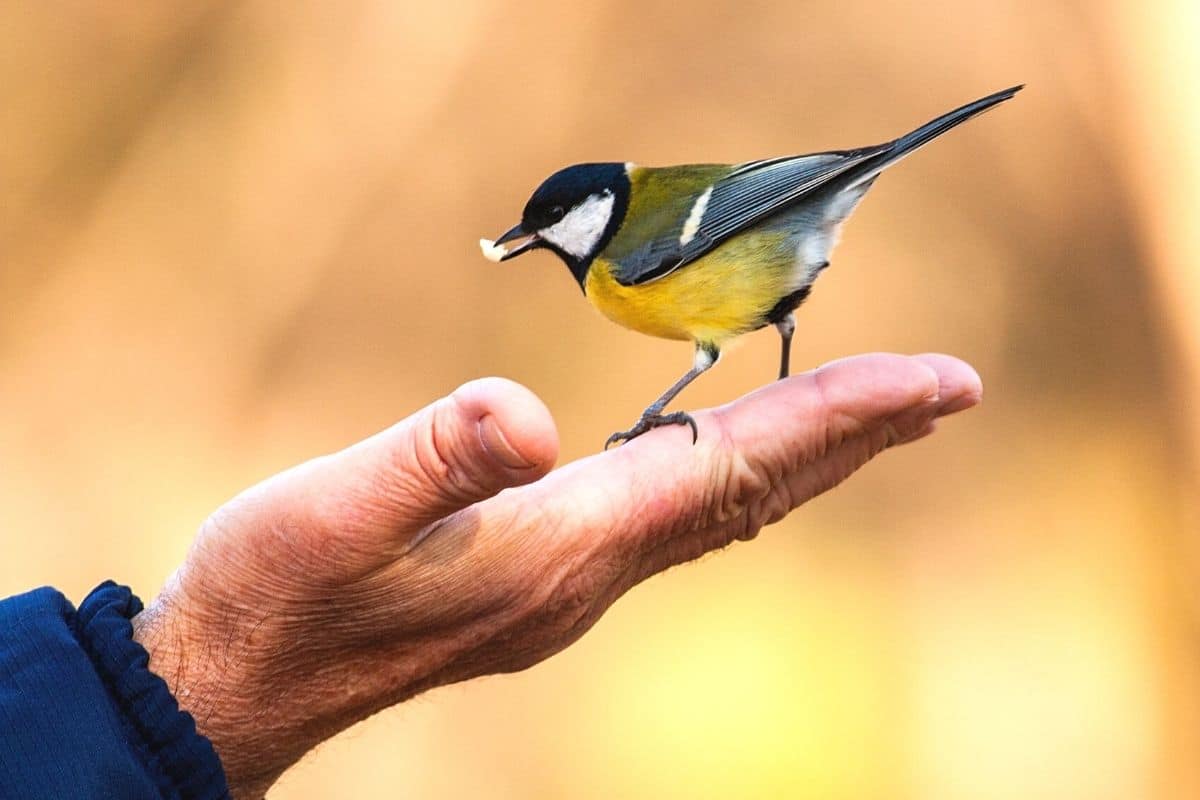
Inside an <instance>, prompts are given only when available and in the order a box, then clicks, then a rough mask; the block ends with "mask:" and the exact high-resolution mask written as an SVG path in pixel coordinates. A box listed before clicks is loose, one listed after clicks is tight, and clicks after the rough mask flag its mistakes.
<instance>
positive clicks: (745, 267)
mask: <svg viewBox="0 0 1200 800" xmlns="http://www.w3.org/2000/svg"><path fill="white" fill-rule="evenodd" d="M1022 88H1024V86H1023V85H1020V86H1013V87H1011V88H1008V89H1004V90H1003V91H999V92H995V93H994V94H990V95H988V96H986V97H983V98H980V99H979V100H976V101H974V102H972V103H967V104H966V105H964V106H961V107H959V108H956V109H954V110H953V111H950V112H948V113H946V114H943V115H941V116H939V117H937V118H936V119H934V120H932V121H930V122H927V123H925V124H924V125H921V126H920V127H918V128H916V129H915V130H913V131H911V132H910V133H907V134H905V135H903V136H901V137H899V138H898V139H893V140H891V141H889V142H885V143H883V144H878V145H873V146H869V147H859V148H856V149H853V150H832V151H827V152H820V153H809V154H805V155H795V156H784V157H778V158H765V159H759V160H755V161H747V162H744V163H740V164H685V165H680V166H668V167H642V166H638V165H636V164H634V163H632V162H592V163H584V164H575V165H572V166H569V167H565V168H563V169H561V170H559V171H558V172H555V173H554V174H553V175H551V176H550V177H549V178H547V179H546V180H545V181H543V182H542V184H541V185H540V186H538V187H537V189H536V190H535V191H534V192H533V194H532V196H531V197H530V198H529V200H528V202H527V203H526V204H525V207H524V210H523V212H522V214H521V221H520V222H519V223H517V224H516V225H514V226H513V227H512V228H510V229H509V230H507V231H506V232H504V233H503V234H501V235H500V236H499V237H497V238H496V239H495V240H488V239H480V240H479V245H480V248H481V250H482V251H483V255H484V256H485V257H487V258H488V259H489V260H491V261H495V262H501V261H508V260H509V259H511V258H514V257H516V256H519V255H521V254H522V253H528V252H530V251H533V250H538V249H545V250H549V251H551V252H552V253H554V254H555V255H557V256H558V257H559V258H560V259H561V260H562V261H563V262H564V263H565V264H566V266H567V268H568V269H569V270H570V271H571V275H572V276H573V277H574V278H575V280H576V281H577V282H578V284H579V286H580V288H581V289H582V290H583V293H584V295H585V296H586V298H587V299H588V300H589V301H590V302H591V304H592V305H593V306H595V307H596V308H597V309H598V310H599V311H600V312H601V313H602V314H603V315H604V316H606V317H608V318H609V319H611V320H612V321H614V322H616V323H618V324H620V325H623V326H625V327H627V328H630V329H632V330H635V331H639V332H641V333H644V334H648V335H650V336H657V337H661V338H666V339H676V340H684V341H691V342H692V343H693V345H694V347H695V351H694V356H693V359H692V366H691V368H690V369H688V371H687V372H686V373H684V375H683V376H682V377H681V378H679V380H677V381H676V382H675V383H673V384H672V385H671V386H670V388H668V389H667V390H666V391H665V392H663V394H662V395H661V396H660V397H659V398H658V399H657V400H655V401H654V402H653V403H651V404H650V405H649V406H648V407H647V408H646V410H645V411H644V412H642V415H641V416H640V417H639V419H638V420H637V422H636V423H635V424H634V425H633V426H632V427H630V428H629V429H627V430H624V431H619V432H617V433H614V434H613V435H612V436H610V437H609V438H608V441H607V442H605V445H604V448H605V449H606V450H607V449H608V448H609V447H610V446H612V445H614V444H618V443H624V442H628V441H630V440H632V439H634V438H636V437H638V436H641V435H642V434H644V433H646V432H648V431H650V430H653V429H655V428H658V427H661V426H664V425H687V426H688V427H690V428H691V433H692V443H693V444H695V442H696V441H697V438H698V435H699V429H698V428H697V426H696V421H695V419H693V418H692V416H691V415H690V414H688V413H686V412H684V411H675V412H673V413H665V410H666V408H667V406H668V405H669V404H670V403H671V401H673V400H674V399H675V397H676V395H678V394H679V393H680V392H681V391H683V389H684V388H685V387H686V386H687V385H688V384H690V383H691V382H692V381H694V380H695V379H696V378H697V377H699V376H700V375H701V374H703V373H704V372H706V371H707V370H708V369H710V368H711V367H712V366H713V365H714V364H716V363H717V360H718V359H719V358H720V356H721V348H722V346H724V345H725V344H726V343H728V342H729V341H730V340H732V339H734V338H735V337H738V336H741V335H743V334H746V333H749V332H751V331H755V330H759V329H761V328H765V327H767V326H774V327H775V329H776V330H777V331H778V333H779V336H780V339H781V353H780V357H779V379H781V380H782V379H783V378H786V377H787V376H788V372H789V360H790V354H791V344H792V337H793V334H794V333H795V330H796V316H795V312H796V309H797V308H799V306H800V304H801V303H803V302H804V301H805V300H806V299H807V298H808V296H809V294H810V292H811V291H812V287H813V283H814V281H815V280H816V279H817V277H818V276H819V275H820V274H821V273H822V271H824V270H825V269H826V268H827V267H828V266H829V258H830V255H831V252H832V250H833V248H834V246H835V245H836V244H837V241H838V239H839V236H840V232H841V228H842V224H843V223H844V222H845V221H846V219H847V218H848V217H849V216H850V214H851V212H853V211H854V209H855V207H856V206H857V205H858V203H859V201H861V200H862V198H863V195H865V194H866V192H867V190H868V189H870V188H871V186H872V184H874V182H875V179H876V178H877V177H879V175H880V173H882V172H883V171H884V170H885V169H887V168H888V167H890V166H892V165H894V164H895V163H897V162H898V161H900V160H901V159H903V158H904V157H906V156H908V155H909V154H911V153H912V152H913V151H915V150H917V149H918V148H920V147H922V146H923V145H925V144H927V143H929V142H930V141H932V140H933V139H935V138H937V137H938V136H941V135H942V134H943V133H946V132H947V131H949V130H950V129H951V128H954V127H956V126H958V125H960V124H961V123H963V122H966V121H967V120H969V119H971V118H972V117H975V116H977V115H979V114H981V113H983V112H984V111H987V110H988V109H991V108H993V107H994V106H996V105H998V104H1000V103H1002V102H1004V101H1006V100H1009V99H1011V98H1012V97H1013V96H1014V95H1015V94H1016V93H1017V92H1018V91H1020V90H1021V89H1022ZM513 242H516V244H515V245H514V246H512V247H511V248H509V247H506V246H505V245H507V244H509V243H513Z"/></svg>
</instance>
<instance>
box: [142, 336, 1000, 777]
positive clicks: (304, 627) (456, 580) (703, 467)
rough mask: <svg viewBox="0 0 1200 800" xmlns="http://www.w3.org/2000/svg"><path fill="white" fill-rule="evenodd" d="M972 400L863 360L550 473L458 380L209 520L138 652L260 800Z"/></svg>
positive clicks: (527, 654) (500, 400) (492, 401)
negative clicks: (336, 740)
mask: <svg viewBox="0 0 1200 800" xmlns="http://www.w3.org/2000/svg"><path fill="white" fill-rule="evenodd" d="M980 392H981V387H980V383H979V378H978V376H977V375H976V374H975V373H974V371H973V370H972V369H971V368H970V367H969V366H967V365H966V364H964V363H962V362H961V361H958V360H956V359H953V358H950V357H948V356H936V355H925V356H915V357H904V356H894V355H869V356H858V357H855V358H849V359H845V360H842V361H837V362H834V363H832V364H828V365H826V366H824V367H822V368H820V369H818V370H815V371H812V372H808V373H805V374H803V375H797V376H795V377H792V378H789V379H787V380H784V381H780V382H778V383H774V384H771V385H769V386H766V387H764V388H762V389H760V390H758V391H756V392H754V393H752V394H750V395H747V396H746V397H743V398H741V399H740V400H737V401H736V402H734V403H731V404H729V405H727V406H723V407H721V408H716V409H711V410H706V411H699V412H695V414H694V416H695V419H696V422H697V423H698V425H699V431H700V437H699V441H698V442H697V443H696V445H695V446H693V445H692V443H691V431H690V430H688V429H686V428H683V427H673V428H661V429H658V430H655V431H652V432H650V433H648V434H646V435H645V436H643V437H641V438H638V439H636V440H634V441H633V442H630V443H629V444H627V445H625V446H622V447H620V448H619V449H616V450H614V451H610V452H607V453H602V454H598V455H594V456H591V457H589V458H584V459H581V460H579V461H576V462H574V463H572V464H569V465H567V466H565V467H563V468H562V469H559V470H557V471H555V472H552V473H551V472H550V469H551V467H552V466H553V465H554V462H555V459H556V457H557V453H558V435H557V433H556V431H555V428H554V423H553V421H552V420H551V418H550V414H549V412H547V410H546V408H545V406H543V405H542V403H541V402H540V401H539V400H538V399H537V398H536V397H535V396H534V395H532V394H531V393H530V392H529V391H528V390H526V389H524V388H522V387H521V386H518V385H516V384H514V383H511V382H509V381H505V380H500V379H494V378H493V379H485V380H479V381H474V382H472V383H469V384H466V385H465V386H463V387H461V388H460V389H458V390H457V391H455V392H454V393H453V394H452V395H450V396H449V397H447V398H444V399H442V400H439V401H438V402H436V403H434V404H433V405H431V406H429V407H427V408H425V409H423V410H422V411H419V412H417V413H416V414H414V415H413V416H411V417H409V418H408V419H406V420H404V421H402V422H400V423H398V424H397V425H395V426H394V427H392V428H389V429H388V430H386V431H383V432H382V433H379V434H377V435H376V436H373V437H371V438H369V439H367V440H365V441H363V442H360V443H358V444H356V445H354V446H353V447H350V448H348V449H346V450H343V451H342V452H340V453H335V454H333V455H329V456H324V457H321V458H317V459H314V460H312V461H309V462H307V463H305V464H302V465H300V466H298V467H295V468H293V469H290V470H288V471H286V472H284V473H282V474H280V475H277V476H275V477H273V478H271V479H270V480H268V481H266V482H264V483H262V484H260V485H258V486H256V487H254V488H252V489H249V490H248V491H246V492H244V493H243V494H241V495H239V496H238V497H236V498H234V499H233V500H231V501H230V502H229V503H227V504H226V505H224V506H223V507H222V508H220V509H219V510H218V511H217V512H216V513H215V514H213V516H212V517H211V518H210V519H209V520H208V521H207V522H206V523H205V524H204V526H203V527H202V528H201V530H200V533H199V535H198V536H197V539H196V542H195V544H194V545H193V547H192V550H191V552H190V553H189V555H188V557H187V560H186V562H185V563H184V565H183V566H182V567H181V568H180V569H179V570H178V572H177V573H176V574H175V575H174V576H173V577H172V579H171V580H170V581H169V582H168V585H167V586H166V587H165V588H164V590H163V592H162V593H161V595H160V596H159V597H158V598H156V599H155V601H154V602H153V603H152V604H151V605H150V606H149V607H148V608H147V610H146V611H144V612H143V613H142V614H141V615H139V616H138V617H137V618H136V619H135V621H134V625H135V634H136V636H137V638H138V639H139V641H141V642H142V643H143V644H144V645H145V646H146V647H147V649H148V650H149V651H150V654H151V667H152V668H153V669H154V670H155V671H157V672H158V673H159V674H160V675H162V676H163V677H164V678H165V679H166V680H167V682H168V684H169V685H170V686H171V689H172V690H173V691H174V693H175V695H176V697H178V698H179V699H180V703H181V705H182V706H183V708H185V709H186V710H188V711H190V712H191V713H192V714H193V715H194V716H195V717H196V720H197V724H198V726H199V728H200V730H201V732H202V733H205V734H206V735H207V736H209V737H210V738H211V739H212V741H213V743H214V745H215V746H216V748H217V751H218V753H219V754H220V756H221V759H222V762H223V763H224V766H225V770H226V773H227V775H228V778H229V782H230V786H231V788H232V790H233V792H234V796H235V797H239V798H250V797H261V796H262V795H263V793H264V792H265V791H266V790H267V788H268V787H269V786H270V785H271V784H272V783H273V782H274V781H275V780H276V779H277V778H278V777H279V775H280V774H281V773H282V772H283V771H284V770H285V769H286V768H287V767H288V766H290V765H291V764H293V763H295V762H296V761H297V760H298V759H299V758H300V757H301V756H302V755H303V754H304V753H305V752H307V751H308V750H309V749H311V748H312V747H313V746H315V745H316V744H317V743H319V742H320V741H322V740H324V739H326V738H328V737H330V736H332V735H333V734H335V733H337V732H338V731H340V730H342V729H344V728H346V727H348V726H349V725H351V724H353V723H354V722H356V721H358V720H360V719H362V718H363V717H366V716H367V715H369V714H371V713H373V712H375V711H377V710H379V709H381V708H384V707H386V706H389V705H392V704H394V703H398V702H400V701H402V700H405V699H407V698H409V697H412V696H413V695H415V694H417V693H419V692H421V691H424V690H426V689H430V688H433V687H435V686H440V685H444V684H448V683H453V682H455V681H461V680H466V679H468V678H471V677H475V676H478V675H484V674H488V673H496V672H509V671H514V670H520V669H524V668H525V667H528V666H530V665H532V664H535V663H537V662H538V661H540V660H542V659H544V658H546V657H548V656H550V655H551V654H553V653H555V652H557V651H558V650H561V649H562V648H564V647H566V646H567V645H569V644H570V643H571V642H573V641H575V639H577V638H578V637H579V636H580V635H582V634H583V633H584V631H586V630H587V629H588V628H589V627H590V626H591V625H592V624H593V623H594V622H595V621H596V620H597V619H598V618H599V617H600V615H601V614H603V613H604V611H605V610H606V609H607V608H608V607H609V606H610V605H611V604H612V603H613V602H614V601H615V600H616V599H617V598H618V597H620V596H621V595H622V594H623V593H624V592H625V591H627V590H628V589H629V588H630V587H632V586H634V585H635V584H637V583H638V582H640V581H642V580H644V579H645V578H647V577H649V576H650V575H653V574H655V573H657V572H661V571H663V570H665V569H667V568H668V567H670V566H672V565H674V564H679V563H682V562H685V561H689V560H691V559H694V558H697V557H698V556H700V555H702V554H703V553H705V552H708V551H710V550H713V549H717V548H721V547H724V546H726V545H728V544H729V543H730V542H732V541H733V540H735V539H750V538H752V537H753V536H754V535H755V534H756V533H757V532H758V531H759V529H760V528H762V527H763V526H764V525H768V524H770V523H772V522H775V521H777V520H779V519H781V518H782V517H783V516H784V515H786V514H787V513H788V512H789V511H791V510H792V509H794V508H796V507H797V506H799V505H800V504H802V503H804V502H805V501H807V500H809V499H811V498H813V497H815V496H816V495H818V494H820V493H821V492H824V491H826V490H827V489H830V488H832V487H833V486H835V485H837V484H838V483H840V482H841V481H842V480H844V479H845V478H846V477H848V476H849V475H850V474H851V473H852V472H854V471H855V470H856V469H858V468H859V467H860V466H862V465H863V464H865V463H866V462H867V461H869V460H870V459H871V458H872V457H873V456H875V455H876V454H878V453H879V452H881V451H882V450H884V449H886V448H887V447H890V446H893V445H897V444H903V443H905V442H909V441H912V440H914V439H917V438H920V437H921V436H924V435H926V434H927V433H929V432H931V431H932V430H933V426H934V422H935V420H936V419H937V418H938V417H941V416H945V415H947V414H951V413H954V412H956V411H961V410H963V409H966V408H969V407H970V406H972V405H974V404H975V403H977V402H978V400H979V397H980ZM548 473H549V474H548ZM510 487H521V488H511V489H510ZM505 489H509V491H504V490H505Z"/></svg>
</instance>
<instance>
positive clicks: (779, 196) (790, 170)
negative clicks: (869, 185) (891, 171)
mask: <svg viewBox="0 0 1200 800" xmlns="http://www.w3.org/2000/svg"><path fill="white" fill-rule="evenodd" d="M890 147H891V145H890V144H886V145H879V146H877V147H868V148H863V149H861V150H853V151H847V152H839V153H816V154H813V155H807V156H788V157H785V158H772V159H765V160H762V161H750V162H747V163H745V164H739V165H738V166H737V167H735V168H734V170H733V171H732V172H731V173H729V174H728V175H726V176H725V177H724V178H722V179H721V180H719V181H717V183H715V184H714V185H713V187H712V194H711V195H710V196H709V199H708V203H707V205H706V206H705V208H704V213H703V215H702V216H701V218H700V222H699V225H698V226H697V227H696V230H695V234H694V235H693V236H692V237H691V238H690V239H688V240H687V241H686V242H684V241H682V239H683V238H686V237H683V236H682V231H683V227H684V224H685V220H686V219H687V217H688V215H689V213H690V212H691V210H692V209H691V206H690V205H689V207H688V208H684V209H681V210H680V214H679V224H678V226H677V230H676V231H673V233H672V234H671V235H669V236H663V237H660V238H658V239H655V240H654V241H651V242H647V243H646V244H645V245H644V246H642V247H640V248H638V249H637V250H636V251H634V252H633V253H631V254H630V255H629V256H628V257H627V258H625V259H622V261H621V265H620V267H621V269H620V274H619V275H618V276H617V279H618V280H619V281H620V282H621V283H622V284H624V285H626V286H635V285H637V284H641V283H648V282H649V281H652V280H655V279H657V278H661V277H664V276H665V275H668V274H670V273H671V272H674V271H675V270H677V269H679V268H680V267H682V266H684V265H686V264H688V263H690V262H692V261H695V260H696V259H698V258H700V257H701V256H703V255H704V254H705V253H708V252H709V251H711V250H712V249H713V248H715V247H717V246H718V245H720V244H721V243H722V242H724V241H726V240H728V239H729V238H731V237H733V236H735V235H737V234H738V233H740V232H742V231H744V230H746V229H747V228H750V227H753V226H754V225H756V224H757V223H759V222H761V221H763V220H764V219H766V218H767V217H770V216H771V215H773V214H776V213H778V212H779V211H782V210H783V209H785V208H787V207H788V206H791V205H793V204H795V203H796V202H798V201H800V200H801V199H802V198H804V197H805V196H806V195H808V194H810V193H812V192H813V191H815V190H817V189H819V188H821V187H823V186H825V185H826V184H827V183H829V182H830V181H831V180H833V179H834V178H837V177H838V176H839V175H842V174H844V173H845V172H847V171H848V170H850V169H853V168H854V167H856V166H858V165H860V164H862V163H863V162H864V161H868V160H870V159H872V158H874V157H876V156H878V155H880V154H882V153H886V152H887V151H888V149H889V148H890ZM690 202H691V203H694V198H692V199H690Z"/></svg>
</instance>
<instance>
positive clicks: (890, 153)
mask: <svg viewBox="0 0 1200 800" xmlns="http://www.w3.org/2000/svg"><path fill="white" fill-rule="evenodd" d="M1024 88H1025V85H1024V84H1021V85H1020V86H1013V87H1012V88H1010V89H1005V90H1003V91H1000V92H996V93H995V94H989V95H988V96H987V97H982V98H980V99H978V100H976V101H975V102H973V103H967V104H966V105H965V106H963V107H961V108H956V109H954V110H953V111H951V112H949V113H946V114H942V115H941V116H940V117H938V118H937V119H935V120H932V121H930V122H926V123H925V124H924V125H922V126H921V127H919V128H917V129H916V130H915V131H913V132H912V133H907V134H905V135H904V136H901V137H900V138H899V139H897V140H896V141H894V142H892V146H891V147H890V148H889V149H888V150H885V151H884V152H883V153H880V154H879V156H877V160H872V161H870V162H869V163H867V164H863V165H862V167H861V168H860V169H861V170H862V171H861V172H859V173H858V174H857V175H855V176H854V177H853V179H852V180H851V182H850V184H849V186H847V188H852V187H854V186H858V185H860V184H862V183H864V182H866V181H869V180H871V179H872V178H874V177H875V176H876V175H878V174H879V173H880V172H882V171H883V170H885V169H887V168H888V167H890V166H892V165H893V164H895V163H896V162H897V161H899V160H900V159H902V158H904V157H905V156H907V155H909V154H910V153H912V152H913V151H914V150H916V149H917V148H919V147H922V146H923V145H925V144H928V143H929V142H931V141H933V140H934V139H936V138H937V137H939V136H941V135H942V134H943V133H945V132H946V131H948V130H950V129H951V128H954V127H956V126H958V125H961V124H962V123H964V122H966V121H967V120H969V119H971V118H972V117H976V116H978V115H980V114H982V113H983V112H984V111H987V110H988V109H989V108H992V107H993V106H996V105H999V104H1000V103H1003V102H1004V101H1005V100H1010V99H1012V96H1013V95H1015V94H1016V93H1017V92H1019V91H1021V90H1022V89H1024ZM856 172H857V170H856Z"/></svg>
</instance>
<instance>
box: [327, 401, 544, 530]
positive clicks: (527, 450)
mask: <svg viewBox="0 0 1200 800" xmlns="http://www.w3.org/2000/svg"><path fill="white" fill-rule="evenodd" d="M557 457H558V432H557V431H556V430H555V427H554V421H553V420H552V419H551V417H550V412H549V411H548V410H547V409H546V406H545V405H544V404H543V403H542V401H541V400H539V399H538V398H537V396H535V395H534V394H533V393H532V392H530V391H529V390H528V389H526V388H525V387H523V386H521V385H519V384H517V383H514V382H512V381H508V380H504V379H502V378H484V379H481V380H476V381H472V382H470V383H467V384H464V385H463V386H460V387H459V388H458V389H456V390H455V391H454V392H453V393H451V394H450V395H449V396H448V397H444V398H442V399H441V400H438V401H437V402H435V403H433V404H432V405H429V406H427V407H425V408H423V409H422V410H420V411H418V412H417V413H415V414H413V415H412V416H410V417H408V418H407V419H405V420H403V421H401V422H399V423H397V424H396V425H394V426H392V427H391V428H388V429H387V430H385V431H382V432H380V433H378V434H376V435H374V436H372V437H370V438H369V439H365V440H363V441H362V442H359V443H358V444H355V445H353V446H352V447H349V448H347V449H346V450H343V451H342V452H340V453H337V454H334V455H332V456H329V457H328V458H327V459H322V461H323V462H324V463H322V465H321V467H320V469H319V470H318V472H319V476H320V477H319V481H320V483H322V484H324V485H323V486H322V489H321V491H322V493H323V494H324V496H325V497H326V498H328V499H332V498H333V495H332V494H330V493H336V494H337V495H340V497H339V498H338V499H337V500H334V502H335V504H336V506H337V507H338V516H339V517H340V518H341V520H342V522H343V524H346V523H349V524H350V525H352V526H353V527H357V528H359V529H364V528H365V529H368V530H372V531H387V532H388V533H389V535H393V536H394V535H396V534H397V533H399V534H401V535H404V534H409V535H411V534H414V533H416V532H417V531H419V530H420V529H422V528H424V527H425V526H427V525H430V524H432V523H434V522H436V521H438V520H440V519H442V518H443V517H445V516H447V515H449V514H452V513H454V512H455V511H459V510H461V509H463V508H466V507H467V506H469V505H472V504H474V503H477V502H479V501H480V500H484V499H487V498H489V497H491V496H492V495H495V494H496V493H498V492H500V491H501V490H502V489H506V488H508V487H510V486H520V485H522V484H526V483H529V482H531V481H535V480H537V479H538V478H540V477H542V476H543V475H545V474H546V473H547V472H549V471H550V468H551V467H553V466H554V461H555V459H556V458H557ZM314 477H316V476H314Z"/></svg>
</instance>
